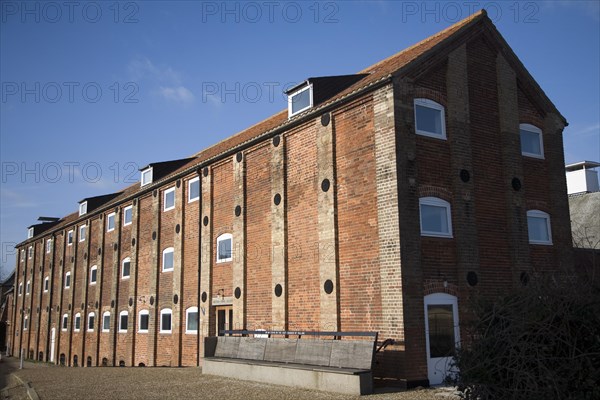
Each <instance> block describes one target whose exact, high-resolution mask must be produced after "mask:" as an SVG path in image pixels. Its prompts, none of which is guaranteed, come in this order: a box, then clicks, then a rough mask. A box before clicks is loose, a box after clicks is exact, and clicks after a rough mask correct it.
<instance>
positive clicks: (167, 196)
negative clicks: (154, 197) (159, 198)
mask: <svg viewBox="0 0 600 400" xmlns="http://www.w3.org/2000/svg"><path fill="white" fill-rule="evenodd" d="M164 203H165V204H164V211H169V210H172V209H174V208H175V188H171V189H167V190H165V193H164Z"/></svg>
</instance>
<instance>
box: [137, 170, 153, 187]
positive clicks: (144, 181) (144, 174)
mask: <svg viewBox="0 0 600 400" xmlns="http://www.w3.org/2000/svg"><path fill="white" fill-rule="evenodd" d="M152 175H153V172H152V167H148V168H146V169H144V170H142V171H141V176H140V184H141V186H146V185H149V184H151V183H152Z"/></svg>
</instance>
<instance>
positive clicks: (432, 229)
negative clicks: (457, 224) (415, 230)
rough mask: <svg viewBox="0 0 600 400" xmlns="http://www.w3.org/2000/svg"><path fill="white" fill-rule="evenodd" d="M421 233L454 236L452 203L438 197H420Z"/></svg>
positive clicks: (424, 234) (423, 234)
mask: <svg viewBox="0 0 600 400" xmlns="http://www.w3.org/2000/svg"><path fill="white" fill-rule="evenodd" d="M419 209H420V214H421V235H422V236H437V237H452V221H451V215H450V214H451V213H450V203H448V202H447V201H444V200H442V199H438V198H437V197H423V198H421V199H419Z"/></svg>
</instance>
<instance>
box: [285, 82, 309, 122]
mask: <svg viewBox="0 0 600 400" xmlns="http://www.w3.org/2000/svg"><path fill="white" fill-rule="evenodd" d="M312 88H313V87H312V85H308V86H304V87H302V88H301V89H298V90H296V91H294V92H292V93H290V94H288V117H292V116H294V115H296V114H298V113H300V112H302V111H304V110H306V109H309V108H310V107H312V106H313V90H312Z"/></svg>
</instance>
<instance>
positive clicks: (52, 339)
mask: <svg viewBox="0 0 600 400" xmlns="http://www.w3.org/2000/svg"><path fill="white" fill-rule="evenodd" d="M55 343H56V328H52V330H51V331H50V362H54V347H56V346H55Z"/></svg>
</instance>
